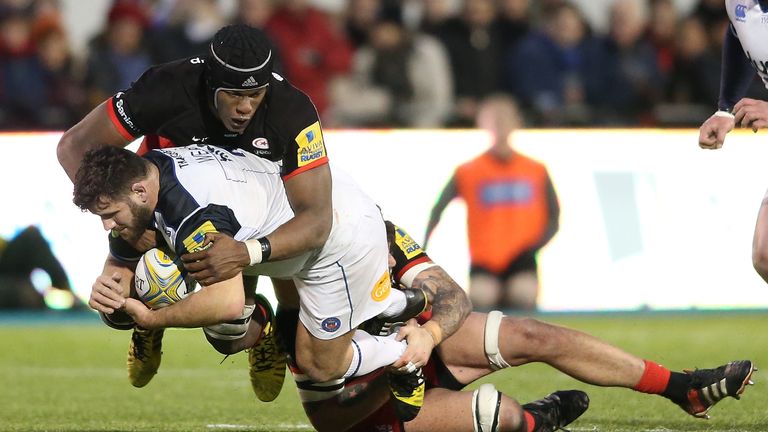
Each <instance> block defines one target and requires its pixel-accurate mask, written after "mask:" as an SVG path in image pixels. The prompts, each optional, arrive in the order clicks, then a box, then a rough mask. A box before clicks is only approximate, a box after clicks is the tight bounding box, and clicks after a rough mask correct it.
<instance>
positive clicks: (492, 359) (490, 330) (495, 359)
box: [485, 311, 509, 370]
mask: <svg viewBox="0 0 768 432" xmlns="http://www.w3.org/2000/svg"><path fill="white" fill-rule="evenodd" d="M502 318H504V314H502V313H501V312H499V311H491V312H489V313H488V317H487V318H486V319H485V355H486V357H488V362H489V363H490V364H491V369H493V370H499V369H504V368H508V367H509V363H507V362H506V360H504V358H503V357H502V356H501V353H500V352H499V328H500V327H501V319H502Z"/></svg>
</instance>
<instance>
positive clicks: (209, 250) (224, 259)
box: [181, 233, 251, 286]
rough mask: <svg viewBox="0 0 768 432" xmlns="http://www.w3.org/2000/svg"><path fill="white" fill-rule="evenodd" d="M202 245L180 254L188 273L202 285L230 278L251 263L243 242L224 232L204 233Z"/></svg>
mask: <svg viewBox="0 0 768 432" xmlns="http://www.w3.org/2000/svg"><path fill="white" fill-rule="evenodd" d="M208 245H210V246H209V247H208ZM203 247H204V248H205V249H203V250H201V251H199V252H193V253H188V254H184V255H182V256H181V261H182V262H184V268H186V269H187V271H188V272H189V275H190V276H192V277H193V278H195V280H197V281H198V282H199V283H200V284H201V285H203V286H209V285H211V284H214V283H217V282H221V281H225V280H228V279H232V278H233V277H235V276H237V274H238V273H240V272H241V271H243V269H244V268H245V267H247V266H248V264H250V263H251V260H250V257H249V256H248V248H247V247H246V246H245V243H243V242H240V241H237V240H235V239H233V238H232V237H230V236H228V235H226V234H222V233H206V234H205V240H204V241H203Z"/></svg>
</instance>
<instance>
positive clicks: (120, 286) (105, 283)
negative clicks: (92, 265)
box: [88, 253, 136, 315]
mask: <svg viewBox="0 0 768 432" xmlns="http://www.w3.org/2000/svg"><path fill="white" fill-rule="evenodd" d="M135 269H136V263H130V262H126V261H122V260H119V259H117V258H115V257H114V256H113V255H112V254H111V253H110V254H109V255H107V259H106V260H105V261H104V267H103V268H102V271H101V274H100V275H99V276H98V277H97V278H96V281H95V282H94V283H93V285H92V286H91V296H90V299H89V300H88V305H89V306H90V307H91V308H93V309H95V310H96V311H98V312H101V313H105V314H107V315H109V314H113V313H115V312H116V311H117V310H118V309H120V308H122V307H123V305H124V304H125V298H126V297H128V296H130V295H131V280H132V279H133V274H134V270H135Z"/></svg>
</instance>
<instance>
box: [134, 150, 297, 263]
mask: <svg viewBox="0 0 768 432" xmlns="http://www.w3.org/2000/svg"><path fill="white" fill-rule="evenodd" d="M144 157H145V158H147V159H148V160H150V161H152V162H153V163H154V164H155V165H156V166H157V167H158V169H159V171H160V192H159V196H158V203H157V207H156V208H155V213H154V222H155V226H156V228H157V229H158V231H159V232H160V233H162V235H163V237H164V238H165V240H166V241H167V242H168V244H169V245H170V246H171V247H172V249H173V250H174V251H175V252H176V253H177V254H183V253H186V252H193V251H196V250H199V248H200V247H201V246H202V243H203V240H204V237H205V233H207V232H213V231H218V232H224V233H227V234H229V235H231V236H233V237H234V238H235V239H237V240H247V239H252V238H258V237H262V236H265V235H267V234H269V233H271V232H272V231H274V230H275V229H276V228H277V227H279V226H280V225H282V224H283V223H285V222H286V221H288V220H289V219H291V218H292V217H293V210H291V207H290V205H289V203H288V198H287V197H286V195H285V189H284V187H283V181H282V180H281V178H280V166H279V165H278V164H277V163H275V162H271V161H269V160H266V159H263V158H260V157H258V156H255V155H253V154H251V153H248V152H245V151H242V150H238V149H232V150H225V149H222V148H220V147H214V146H208V145H190V146H187V147H175V148H168V149H160V150H153V151H152V152H149V153H148V154H146V155H145V156H144Z"/></svg>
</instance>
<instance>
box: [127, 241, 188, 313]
mask: <svg viewBox="0 0 768 432" xmlns="http://www.w3.org/2000/svg"><path fill="white" fill-rule="evenodd" d="M134 282H135V287H136V294H137V295H138V296H139V299H140V300H141V301H143V302H144V304H146V305H147V306H149V307H150V308H152V309H160V308H162V307H165V306H168V305H171V304H173V303H176V302H177V301H179V300H181V299H183V298H184V297H186V296H188V295H189V294H190V293H192V292H194V291H195V287H196V285H197V283H196V282H195V281H194V279H192V278H191V277H189V276H188V275H187V271H186V270H184V267H183V266H182V265H181V262H180V261H179V260H178V259H176V257H174V256H171V255H168V254H167V253H165V252H163V251H162V250H160V249H157V248H155V249H150V250H149V251H147V252H146V253H145V254H144V255H142V257H141V259H140V260H139V263H138V264H137V265H136V274H135V277H134Z"/></svg>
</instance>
